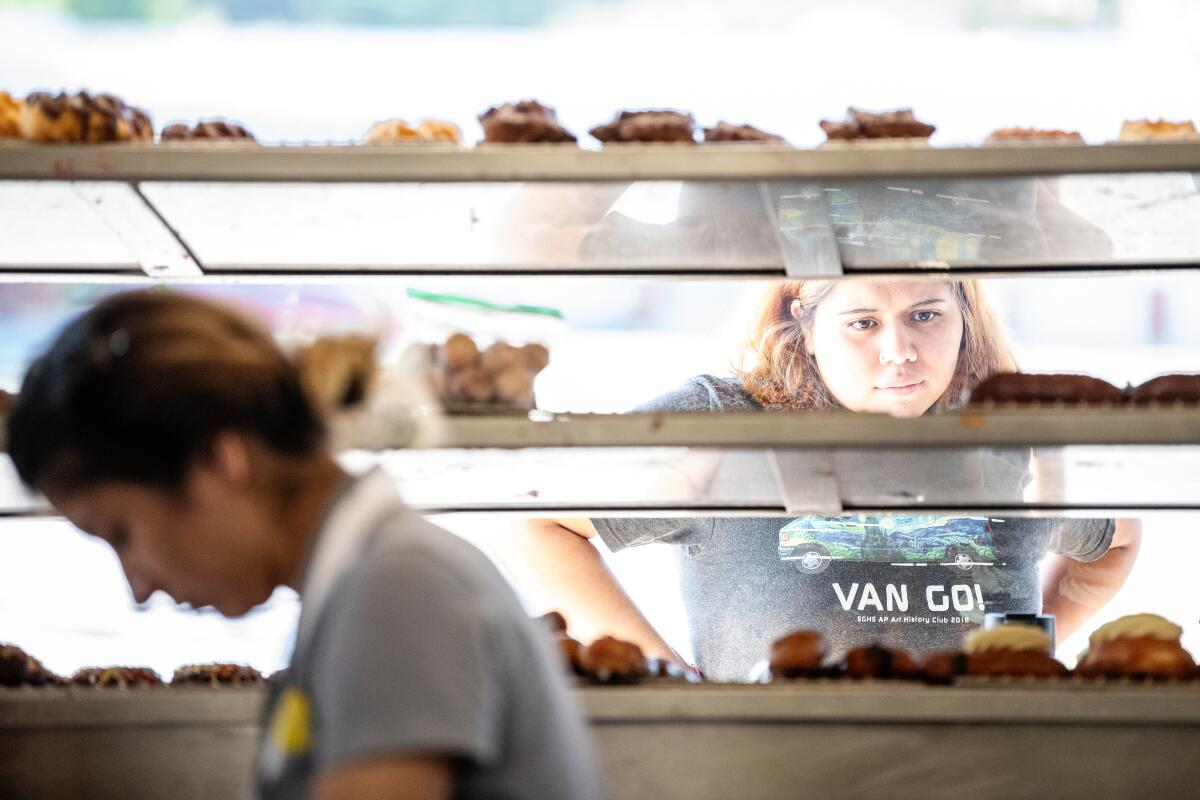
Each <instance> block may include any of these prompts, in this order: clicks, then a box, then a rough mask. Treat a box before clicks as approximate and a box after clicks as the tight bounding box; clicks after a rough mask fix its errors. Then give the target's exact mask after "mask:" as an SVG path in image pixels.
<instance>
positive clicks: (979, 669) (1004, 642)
mask: <svg viewBox="0 0 1200 800" xmlns="http://www.w3.org/2000/svg"><path fill="white" fill-rule="evenodd" d="M1052 649H1053V645H1052V643H1051V642H1050V635H1049V634H1048V633H1046V632H1045V631H1044V630H1042V629H1041V628H1038V627H1036V626H1033V625H1021V624H1010V625H998V626H996V627H995V628H988V629H987V630H976V631H972V632H971V633H970V634H969V635H968V636H967V643H966V651H967V674H968V675H976V676H983V677H989V678H995V677H1007V676H1012V677H1029V678H1056V677H1061V676H1064V675H1066V674H1067V668H1066V667H1064V666H1063V665H1062V664H1061V663H1059V662H1058V661H1057V660H1056V659H1055V658H1054V656H1053V655H1051V650H1052Z"/></svg>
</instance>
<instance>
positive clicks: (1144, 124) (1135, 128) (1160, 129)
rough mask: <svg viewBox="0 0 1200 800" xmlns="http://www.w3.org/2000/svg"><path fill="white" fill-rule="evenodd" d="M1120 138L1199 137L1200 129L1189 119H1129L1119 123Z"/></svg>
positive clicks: (1123, 140) (1132, 140)
mask: <svg viewBox="0 0 1200 800" xmlns="http://www.w3.org/2000/svg"><path fill="white" fill-rule="evenodd" d="M1119 138H1120V140H1121V141H1122V142H1138V141H1145V140H1147V139H1200V131H1197V130H1196V124H1195V123H1194V122H1192V121H1191V120H1190V119H1186V120H1183V121H1182V122H1171V121H1169V120H1165V119H1157V120H1149V119H1130V120H1126V121H1125V122H1122V123H1121V134H1120V137H1119Z"/></svg>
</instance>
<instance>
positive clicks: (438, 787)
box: [312, 756, 453, 800]
mask: <svg viewBox="0 0 1200 800" xmlns="http://www.w3.org/2000/svg"><path fill="white" fill-rule="evenodd" d="M452 788H453V787H452V786H451V769H450V762H449V760H448V759H445V758H434V757H428V756H426V757H404V758H401V757H397V758H376V759H371V760H369V761H355V762H351V763H349V764H346V765H344V766H341V765H339V766H336V767H333V768H332V769H329V770H326V771H324V772H322V773H321V774H320V775H318V776H317V779H316V781H315V783H314V786H313V792H312V800H446V798H449V797H450V792H451V789H452Z"/></svg>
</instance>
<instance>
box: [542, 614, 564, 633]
mask: <svg viewBox="0 0 1200 800" xmlns="http://www.w3.org/2000/svg"><path fill="white" fill-rule="evenodd" d="M538 622H540V623H542V624H543V625H545V626H546V627H548V628H549V629H550V630H551V631H552V632H554V633H566V632H567V618H566V617H564V616H563V615H562V614H560V613H558V612H557V611H550V612H548V613H546V614H542V615H541V616H540V617H538Z"/></svg>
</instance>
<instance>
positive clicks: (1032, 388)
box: [970, 372, 1125, 405]
mask: <svg viewBox="0 0 1200 800" xmlns="http://www.w3.org/2000/svg"><path fill="white" fill-rule="evenodd" d="M1124 401H1125V394H1124V392H1122V391H1121V390H1120V389H1118V388H1117V387H1115V386H1113V385H1112V384H1111V383H1109V382H1108V381H1103V380H1100V379H1099V378H1093V377H1091V376H1090V375H1041V374H1031V373H1026V372H1002V373H999V374H997V375H993V376H991V377H990V378H987V379H986V380H984V381H982V382H981V383H979V384H978V385H977V386H976V387H975V388H974V389H972V390H971V394H970V402H971V404H972V405H978V404H981V403H1066V404H1072V405H1073V404H1080V403H1083V404H1087V403H1098V404H1100V403H1123V402H1124Z"/></svg>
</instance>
